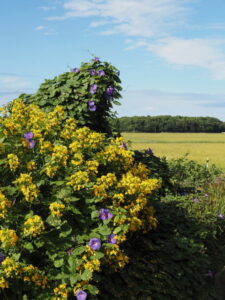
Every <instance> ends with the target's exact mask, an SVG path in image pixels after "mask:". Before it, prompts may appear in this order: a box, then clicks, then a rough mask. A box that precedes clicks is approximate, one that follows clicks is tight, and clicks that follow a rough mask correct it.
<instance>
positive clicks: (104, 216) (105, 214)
mask: <svg viewBox="0 0 225 300" xmlns="http://www.w3.org/2000/svg"><path fill="white" fill-rule="evenodd" d="M112 217H113V214H111V213H110V212H109V210H108V208H101V209H100V210H99V219H100V220H108V219H111V218H112Z"/></svg>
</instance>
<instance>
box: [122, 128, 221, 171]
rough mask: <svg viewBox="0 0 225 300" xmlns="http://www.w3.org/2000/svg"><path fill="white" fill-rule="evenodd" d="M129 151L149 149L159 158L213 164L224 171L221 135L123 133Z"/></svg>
mask: <svg viewBox="0 0 225 300" xmlns="http://www.w3.org/2000/svg"><path fill="white" fill-rule="evenodd" d="M122 135H123V136H124V137H125V139H126V140H129V141H131V149H134V150H143V149H148V148H151V149H152V150H153V153H154V154H155V155H157V156H159V157H162V156H165V157H167V158H168V159H170V158H178V157H181V156H183V155H185V154H186V153H188V154H189V155H188V158H189V159H193V160H196V161H197V162H199V163H203V164H204V163H206V161H207V160H209V164H215V165H216V166H217V167H219V168H222V169H223V170H225V134H222V133H130V132H129V133H125V132H124V133H123V134H122Z"/></svg>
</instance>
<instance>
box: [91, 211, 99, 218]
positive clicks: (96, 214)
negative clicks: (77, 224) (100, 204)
mask: <svg viewBox="0 0 225 300" xmlns="http://www.w3.org/2000/svg"><path fill="white" fill-rule="evenodd" d="M98 217H99V212H98V211H97V210H96V211H93V212H92V213H91V219H92V220H93V219H96V218H98Z"/></svg>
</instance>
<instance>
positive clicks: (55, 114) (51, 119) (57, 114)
mask: <svg viewBox="0 0 225 300" xmlns="http://www.w3.org/2000/svg"><path fill="white" fill-rule="evenodd" d="M64 114H65V113H64V109H63V107H62V106H59V105H58V106H56V107H55V108H54V110H53V111H52V112H50V113H48V114H47V120H46V128H45V130H46V134H47V133H49V132H51V131H52V130H53V128H54V127H57V126H59V125H60V123H61V121H62V119H63V118H64Z"/></svg>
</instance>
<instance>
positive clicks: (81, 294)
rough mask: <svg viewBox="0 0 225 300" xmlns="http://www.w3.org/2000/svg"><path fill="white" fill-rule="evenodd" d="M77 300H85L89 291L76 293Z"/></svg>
mask: <svg viewBox="0 0 225 300" xmlns="http://www.w3.org/2000/svg"><path fill="white" fill-rule="evenodd" d="M76 297H77V300H85V299H86V298H87V293H86V292H85V291H82V290H81V291H78V292H77V293H76Z"/></svg>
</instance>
